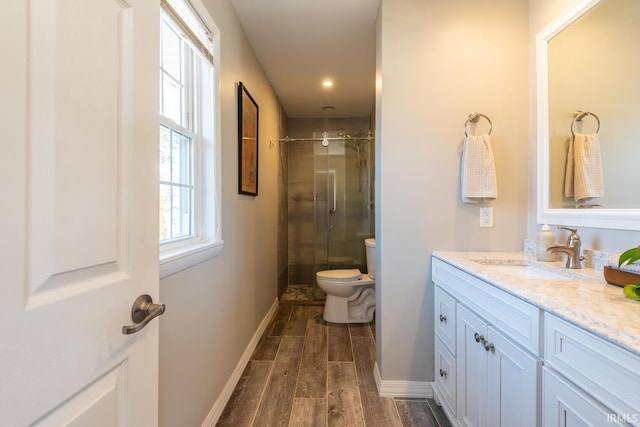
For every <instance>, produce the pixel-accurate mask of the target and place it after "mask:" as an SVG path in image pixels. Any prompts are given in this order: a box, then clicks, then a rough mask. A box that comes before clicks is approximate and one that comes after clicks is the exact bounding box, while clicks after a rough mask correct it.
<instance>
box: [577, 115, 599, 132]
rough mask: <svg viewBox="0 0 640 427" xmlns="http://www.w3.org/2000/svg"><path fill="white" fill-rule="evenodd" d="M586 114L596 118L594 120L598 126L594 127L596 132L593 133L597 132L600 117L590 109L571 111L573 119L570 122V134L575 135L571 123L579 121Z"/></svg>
mask: <svg viewBox="0 0 640 427" xmlns="http://www.w3.org/2000/svg"><path fill="white" fill-rule="evenodd" d="M587 116H593V118H594V119H596V122H598V127H597V128H596V132H595V133H598V131H599V130H600V119H599V118H598V116H596V115H595V114H593V113H592V112H591V111H580V110H578V111H576V112H575V113H573V121H572V122H571V135H575V132H574V131H573V125H574V124H575V123H576V122H581V121H582V119H584V118H585V117H587Z"/></svg>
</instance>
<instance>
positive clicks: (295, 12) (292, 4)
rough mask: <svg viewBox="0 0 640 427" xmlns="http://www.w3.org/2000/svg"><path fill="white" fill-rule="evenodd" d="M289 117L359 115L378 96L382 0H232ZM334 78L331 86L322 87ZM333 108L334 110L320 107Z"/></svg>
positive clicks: (371, 105)
mask: <svg viewBox="0 0 640 427" xmlns="http://www.w3.org/2000/svg"><path fill="white" fill-rule="evenodd" d="M231 4H232V5H233V7H234V8H235V10H236V13H237V15H238V18H239V19H240V22H241V23H242V26H243V28H244V31H245V33H246V35H247V37H248V39H249V42H250V43H251V45H252V46H253V50H254V52H255V54H256V56H257V57H258V61H260V64H261V65H262V68H263V69H264V72H265V73H266V75H267V78H268V79H269V81H270V82H271V84H272V85H273V88H274V90H275V92H276V95H277V96H278V98H279V99H280V102H281V104H282V106H283V108H284V110H285V113H286V114H287V116H288V117H289V118H318V117H361V116H368V115H369V114H371V112H372V111H373V107H374V98H375V42H376V35H375V22H376V16H377V13H378V7H379V5H380V0H231ZM325 79H330V80H332V81H333V82H334V85H333V87H331V88H324V87H323V86H322V81H323V80H325ZM325 106H333V107H335V110H334V111H323V110H322V107H325Z"/></svg>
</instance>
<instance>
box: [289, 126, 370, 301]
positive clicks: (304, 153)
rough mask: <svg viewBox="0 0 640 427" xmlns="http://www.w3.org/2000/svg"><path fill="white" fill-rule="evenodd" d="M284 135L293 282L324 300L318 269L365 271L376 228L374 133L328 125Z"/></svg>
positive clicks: (308, 296) (306, 294)
mask: <svg viewBox="0 0 640 427" xmlns="http://www.w3.org/2000/svg"><path fill="white" fill-rule="evenodd" d="M285 141H286V144H287V147H288V164H289V173H288V181H289V182H288V232H289V247H288V259H289V261H288V262H289V268H288V271H289V287H290V288H291V287H296V288H297V292H304V294H305V296H306V298H308V299H310V300H312V301H313V300H316V301H319V300H323V299H324V293H323V292H322V290H321V289H320V288H319V287H318V286H317V284H316V280H315V273H316V272H318V271H320V270H327V269H338V268H358V269H360V270H361V271H362V272H365V271H366V257H365V247H364V239H366V238H368V237H372V236H373V230H374V211H373V206H374V200H373V195H374V192H373V173H374V171H373V163H374V147H375V144H374V138H373V136H372V135H371V132H369V131H359V132H346V131H345V132H340V131H325V132H314V133H313V137H311V138H298V139H285ZM287 292H289V289H288V291H287Z"/></svg>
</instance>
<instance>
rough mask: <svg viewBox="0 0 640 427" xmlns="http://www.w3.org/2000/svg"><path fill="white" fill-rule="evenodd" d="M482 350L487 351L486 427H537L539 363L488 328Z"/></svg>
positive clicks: (491, 328)
mask: <svg viewBox="0 0 640 427" xmlns="http://www.w3.org/2000/svg"><path fill="white" fill-rule="evenodd" d="M487 349H488V350H487ZM485 350H487V351H488V369H487V371H488V382H487V384H488V393H487V396H488V420H487V421H488V422H487V425H489V426H494V427H499V426H503V427H509V426H519V427H536V426H538V425H539V424H538V402H539V401H540V399H539V396H538V389H539V388H538V387H537V380H538V378H539V374H540V366H541V361H540V360H538V359H536V358H535V357H533V356H531V355H530V354H529V353H527V352H525V351H524V350H522V349H521V348H519V347H518V346H516V345H515V344H513V343H512V342H511V341H510V340H509V339H507V338H506V337H505V336H504V335H502V334H500V333H499V332H498V331H496V330H495V329H494V328H493V327H491V326H490V327H489V335H488V337H487V341H486V343H485Z"/></svg>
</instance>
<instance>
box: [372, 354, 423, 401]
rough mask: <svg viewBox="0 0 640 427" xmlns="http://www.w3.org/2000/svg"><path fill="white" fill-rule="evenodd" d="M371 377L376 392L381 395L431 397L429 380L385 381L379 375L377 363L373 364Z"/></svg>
mask: <svg viewBox="0 0 640 427" xmlns="http://www.w3.org/2000/svg"><path fill="white" fill-rule="evenodd" d="M373 378H375V380H376V386H377V387H378V394H379V395H380V396H381V397H417V398H422V399H428V398H432V397H433V388H432V387H431V382H430V381H385V380H383V379H382V377H381V376H380V369H378V363H377V362H376V363H375V364H374V366H373Z"/></svg>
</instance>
